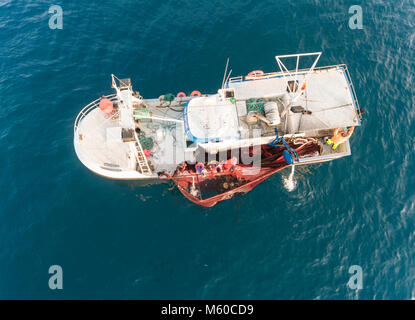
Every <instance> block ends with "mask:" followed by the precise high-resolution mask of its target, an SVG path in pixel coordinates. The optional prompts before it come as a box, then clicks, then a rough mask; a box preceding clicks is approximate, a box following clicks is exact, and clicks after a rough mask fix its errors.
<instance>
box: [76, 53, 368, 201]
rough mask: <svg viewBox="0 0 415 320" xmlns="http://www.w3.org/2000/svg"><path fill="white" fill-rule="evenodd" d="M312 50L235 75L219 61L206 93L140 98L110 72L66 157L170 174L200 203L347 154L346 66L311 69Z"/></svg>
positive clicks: (106, 167)
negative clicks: (219, 76)
mask: <svg viewBox="0 0 415 320" xmlns="http://www.w3.org/2000/svg"><path fill="white" fill-rule="evenodd" d="M320 56H321V52H316V53H305V54H293V55H280V56H276V57H275V59H276V62H277V66H278V68H279V70H277V71H274V72H270V73H265V72H263V71H262V70H254V71H251V72H249V73H248V74H247V75H245V76H239V77H231V73H232V70H230V71H229V72H228V64H229V59H228V62H227V64H226V68H225V73H224V76H223V81H222V86H221V87H220V89H219V90H218V92H217V93H214V94H202V93H201V92H199V91H196V90H195V91H193V92H192V93H191V94H190V95H189V96H187V95H186V94H185V93H183V92H179V93H178V94H177V95H173V94H164V95H161V96H160V97H159V98H154V99H144V98H143V97H142V96H141V95H140V93H139V92H138V91H135V90H133V87H132V84H131V80H130V79H119V78H117V77H116V76H115V75H111V78H112V82H111V87H112V88H113V89H114V91H115V92H114V93H113V94H111V95H106V96H102V97H100V98H99V99H97V100H95V101H93V102H91V103H90V104H88V105H87V106H85V107H84V108H83V109H82V110H81V112H80V113H79V114H78V116H77V117H76V120H75V124H74V148H75V152H76V155H77V156H78V158H79V160H80V161H81V162H82V163H83V164H84V165H85V166H86V167H87V168H88V169H89V170H91V171H92V172H94V173H96V174H98V175H100V176H103V177H105V178H110V179H117V180H141V181H147V182H150V183H152V182H156V181H160V180H165V181H169V180H170V181H173V182H174V183H175V184H176V185H177V187H178V189H179V190H180V191H181V192H182V193H183V195H184V196H185V197H186V198H188V199H189V200H191V201H192V202H194V203H196V204H199V205H201V206H205V207H211V206H213V205H215V204H217V203H218V202H220V201H222V200H226V199H230V198H232V197H234V196H235V195H238V194H244V193H246V192H248V191H250V190H251V189H252V188H254V187H255V186H257V185H258V184H259V183H260V182H262V181H264V180H265V179H267V178H268V177H270V176H271V175H273V174H274V173H276V172H278V171H281V170H283V169H285V168H289V167H291V168H292V170H293V169H294V167H295V166H298V165H309V164H314V163H321V162H325V161H331V160H335V159H339V158H342V157H345V156H349V155H351V148H350V139H348V138H349V136H350V134H351V133H350V132H353V130H354V128H355V127H358V126H360V125H361V119H362V112H361V110H360V108H359V103H358V100H357V97H356V93H355V89H354V86H353V84H352V81H351V78H350V74H349V72H348V69H347V67H346V65H343V64H341V65H332V66H325V67H316V65H317V63H318V61H319V59H320ZM304 61H305V62H304ZM304 63H306V64H308V66H307V67H303V65H304ZM347 130H348V132H349V135H348V136H347V135H346V134H345V131H347ZM339 132H341V133H342V136H340V139H337V140H335V138H336V135H337V136H338V134H339ZM341 137H344V138H341ZM333 141H334V142H333ZM336 141H337V142H336Z"/></svg>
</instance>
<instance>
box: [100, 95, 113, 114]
mask: <svg viewBox="0 0 415 320" xmlns="http://www.w3.org/2000/svg"><path fill="white" fill-rule="evenodd" d="M99 108H100V109H101V111H102V112H104V113H105V114H107V115H109V114H111V113H112V112H113V111H114V104H113V103H112V101H111V100H110V99H108V98H105V97H104V96H102V97H101V101H100V102H99Z"/></svg>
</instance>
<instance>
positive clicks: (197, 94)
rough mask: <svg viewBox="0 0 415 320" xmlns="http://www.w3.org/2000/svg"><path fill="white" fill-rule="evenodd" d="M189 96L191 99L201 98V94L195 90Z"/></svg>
mask: <svg viewBox="0 0 415 320" xmlns="http://www.w3.org/2000/svg"><path fill="white" fill-rule="evenodd" d="M190 96H191V97H194V96H199V97H201V96H202V94H201V93H200V91H197V90H195V91H192V93H191V94H190Z"/></svg>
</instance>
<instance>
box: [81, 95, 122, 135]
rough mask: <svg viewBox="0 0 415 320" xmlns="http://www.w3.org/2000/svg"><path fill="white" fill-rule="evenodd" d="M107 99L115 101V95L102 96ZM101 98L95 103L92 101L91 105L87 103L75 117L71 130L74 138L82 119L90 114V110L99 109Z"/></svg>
mask: <svg viewBox="0 0 415 320" xmlns="http://www.w3.org/2000/svg"><path fill="white" fill-rule="evenodd" d="M104 97H105V98H107V99H110V100H111V101H112V102H114V101H116V100H117V95H116V94H111V95H108V96H104ZM100 100H101V98H98V99H97V100H95V101H92V102H91V103H89V104H88V105H86V106H85V107H84V108H83V109H82V110H81V111H80V112H79V114H78V115H77V117H76V119H75V124H74V128H73V132H74V136H75V134H76V130H77V129H78V127H79V124H80V122H81V121H82V119H83V118H85V116H86V115H87V114H88V113H90V112H91V111H92V110H94V109H95V108H98V107H99V102H100Z"/></svg>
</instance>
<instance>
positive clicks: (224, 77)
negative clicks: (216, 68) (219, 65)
mask: <svg viewBox="0 0 415 320" xmlns="http://www.w3.org/2000/svg"><path fill="white" fill-rule="evenodd" d="M228 65H229V57H228V60H227V61H226V67H225V72H224V74H223V80H222V89H223V86H224V85H225V80H226V73H227V72H228Z"/></svg>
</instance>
